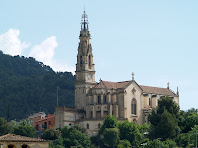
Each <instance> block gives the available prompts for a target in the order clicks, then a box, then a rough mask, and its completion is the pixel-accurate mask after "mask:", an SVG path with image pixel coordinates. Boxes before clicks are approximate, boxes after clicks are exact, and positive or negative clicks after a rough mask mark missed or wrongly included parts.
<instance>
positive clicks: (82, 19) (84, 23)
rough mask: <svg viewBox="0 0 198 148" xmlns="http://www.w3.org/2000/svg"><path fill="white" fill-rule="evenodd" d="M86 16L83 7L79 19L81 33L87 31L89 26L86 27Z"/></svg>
mask: <svg viewBox="0 0 198 148" xmlns="http://www.w3.org/2000/svg"><path fill="white" fill-rule="evenodd" d="M88 24H89V22H88V15H87V14H86V11H85V7H84V12H83V14H82V17H81V31H89V26H88Z"/></svg>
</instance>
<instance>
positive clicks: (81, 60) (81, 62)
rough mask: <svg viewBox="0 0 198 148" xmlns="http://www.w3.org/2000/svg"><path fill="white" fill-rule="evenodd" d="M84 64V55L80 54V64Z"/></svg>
mask: <svg viewBox="0 0 198 148" xmlns="http://www.w3.org/2000/svg"><path fill="white" fill-rule="evenodd" d="M82 64H83V59H82V56H80V65H82Z"/></svg>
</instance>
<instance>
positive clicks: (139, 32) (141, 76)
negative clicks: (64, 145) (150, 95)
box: [0, 0, 198, 110]
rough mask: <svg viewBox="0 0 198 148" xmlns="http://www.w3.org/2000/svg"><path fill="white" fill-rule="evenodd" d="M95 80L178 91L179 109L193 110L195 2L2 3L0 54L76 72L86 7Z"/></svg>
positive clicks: (197, 70) (197, 32)
mask: <svg viewBox="0 0 198 148" xmlns="http://www.w3.org/2000/svg"><path fill="white" fill-rule="evenodd" d="M84 4H85V7H86V12H87V14H88V17H89V27H90V32H91V36H92V40H91V43H92V47H93V54H94V63H95V68H96V80H97V81H98V80H99V79H100V78H101V79H103V80H108V81H125V80H130V79H131V73H132V72H134V73H135V80H136V81H137V82H138V83H139V84H141V85H149V86H157V87H166V86H167V82H170V88H171V89H172V90H174V91H176V88H177V86H178V87H179V92H180V107H181V109H183V110H187V109H189V108H192V107H194V108H198V98H197V96H196V93H197V90H198V85H197V84H198V79H197V76H198V66H197V63H198V58H197V55H198V50H197V49H198V9H197V6H198V1H197V0H191V1H186V0H174V1H172V0H166V1H159V0H149V1H148V0H125V1H115V0H108V1H106V0H100V1H93V0H73V1H71V0H70V1H69V0H58V1H54V0H42V1H40V0H28V1H27V0H18V1H17V0H6V1H4V2H1V5H0V18H1V23H0V50H3V52H4V53H7V54H11V55H17V54H19V55H24V56H33V57H35V58H36V59H37V60H39V61H42V62H44V63H45V64H47V65H50V66H51V67H52V68H54V69H55V70H58V71H72V72H73V71H74V70H75V64H76V55H77V48H78V42H79V31H80V20H81V15H82V12H83V9H84Z"/></svg>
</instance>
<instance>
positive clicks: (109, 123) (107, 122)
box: [98, 115, 118, 135]
mask: <svg viewBox="0 0 198 148" xmlns="http://www.w3.org/2000/svg"><path fill="white" fill-rule="evenodd" d="M116 127H118V120H117V118H116V117H115V116H114V115H113V116H111V115H107V116H106V118H105V119H104V121H103V125H102V127H101V128H100V130H99V131H98V133H99V135H100V134H102V133H103V131H104V130H105V129H106V128H116Z"/></svg>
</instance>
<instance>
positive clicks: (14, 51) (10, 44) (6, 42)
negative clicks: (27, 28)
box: [0, 29, 30, 56]
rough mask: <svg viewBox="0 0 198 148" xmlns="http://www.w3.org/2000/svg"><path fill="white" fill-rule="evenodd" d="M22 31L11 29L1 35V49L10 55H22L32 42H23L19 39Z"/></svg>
mask: <svg viewBox="0 0 198 148" xmlns="http://www.w3.org/2000/svg"><path fill="white" fill-rule="evenodd" d="M19 35H20V31H19V30H17V29H9V30H8V32H6V33H4V34H1V35H0V50H2V51H3V52H4V53H5V54H9V55H12V56H14V55H21V54H22V52H23V50H24V49H25V48H28V47H29V46H30V43H26V42H21V41H20V39H19Z"/></svg>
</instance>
